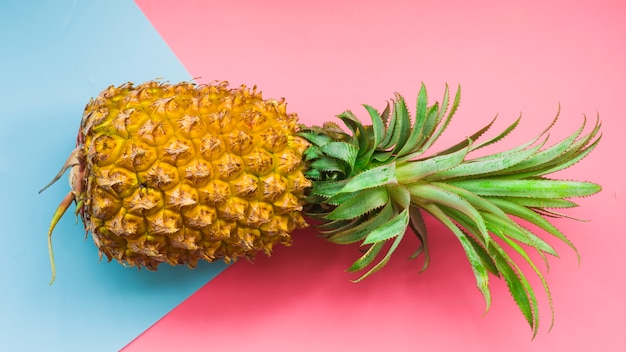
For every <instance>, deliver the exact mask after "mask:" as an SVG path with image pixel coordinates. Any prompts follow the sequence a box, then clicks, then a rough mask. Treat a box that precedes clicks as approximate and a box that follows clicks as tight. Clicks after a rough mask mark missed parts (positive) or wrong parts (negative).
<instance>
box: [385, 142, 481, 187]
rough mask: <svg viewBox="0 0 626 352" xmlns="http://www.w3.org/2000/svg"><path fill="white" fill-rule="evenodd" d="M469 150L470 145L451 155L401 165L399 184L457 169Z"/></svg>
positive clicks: (399, 166) (398, 173) (398, 168)
mask: <svg viewBox="0 0 626 352" xmlns="http://www.w3.org/2000/svg"><path fill="white" fill-rule="evenodd" d="M469 148H470V145H468V146H467V147H465V148H464V149H461V150H458V151H456V152H454V153H451V154H446V155H440V156H436V157H432V158H427V159H424V160H412V161H406V162H402V163H399V164H398V165H397V166H396V176H397V178H398V182H399V183H401V184H407V183H412V182H416V181H418V180H420V179H423V178H425V177H427V176H430V175H432V174H435V173H438V172H441V171H444V170H448V169H451V168H453V167H456V166H458V165H459V164H461V163H462V162H463V160H464V159H465V157H466V156H467V153H468V152H469Z"/></svg>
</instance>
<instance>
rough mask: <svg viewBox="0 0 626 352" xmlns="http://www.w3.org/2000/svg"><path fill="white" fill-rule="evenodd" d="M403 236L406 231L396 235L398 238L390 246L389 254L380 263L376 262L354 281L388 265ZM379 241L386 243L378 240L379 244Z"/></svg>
mask: <svg viewBox="0 0 626 352" xmlns="http://www.w3.org/2000/svg"><path fill="white" fill-rule="evenodd" d="M403 237H404V232H402V233H400V234H398V236H396V239H395V240H394V241H393V243H392V244H391V247H389V250H388V251H387V254H386V255H385V256H384V257H383V259H382V260H381V261H380V262H378V264H376V265H375V266H374V267H372V268H371V269H370V270H368V271H367V272H366V273H365V274H363V275H362V276H361V277H360V278H358V279H356V280H353V282H359V281H361V280H363V279H365V278H367V277H368V276H370V275H372V274H374V273H376V272H377V271H379V270H380V269H382V268H383V267H384V266H385V265H387V263H388V262H389V259H390V258H391V255H392V254H393V252H395V251H396V248H398V245H399V244H400V242H401V241H402V238H403ZM378 243H385V242H377V244H378ZM374 246H375V245H374Z"/></svg>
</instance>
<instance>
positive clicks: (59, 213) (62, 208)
mask: <svg viewBox="0 0 626 352" xmlns="http://www.w3.org/2000/svg"><path fill="white" fill-rule="evenodd" d="M74 200H75V197H74V193H72V192H68V193H67V195H65V198H63V201H62V202H61V204H59V207H58V208H57V209H56V211H55V212H54V216H53V217H52V221H51V222H50V228H49V229H48V255H49V256H50V266H51V268H52V278H51V279H50V285H52V283H54V279H55V278H56V276H57V269H56V265H55V264H54V252H53V250H52V231H54V228H55V227H56V225H57V223H58V222H59V220H61V218H62V217H63V214H65V212H66V211H67V208H69V207H70V205H71V204H72V202H73V201H74Z"/></svg>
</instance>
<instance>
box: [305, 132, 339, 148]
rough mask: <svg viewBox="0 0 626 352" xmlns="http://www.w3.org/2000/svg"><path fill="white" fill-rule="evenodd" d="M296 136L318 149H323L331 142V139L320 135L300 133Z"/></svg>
mask: <svg viewBox="0 0 626 352" xmlns="http://www.w3.org/2000/svg"><path fill="white" fill-rule="evenodd" d="M298 135H299V136H300V137H302V138H304V139H306V140H307V141H309V142H311V143H313V145H316V146H318V147H323V146H325V145H326V144H328V143H330V142H332V141H333V139H332V138H330V137H329V136H327V135H324V134H321V133H315V132H308V131H301V132H298Z"/></svg>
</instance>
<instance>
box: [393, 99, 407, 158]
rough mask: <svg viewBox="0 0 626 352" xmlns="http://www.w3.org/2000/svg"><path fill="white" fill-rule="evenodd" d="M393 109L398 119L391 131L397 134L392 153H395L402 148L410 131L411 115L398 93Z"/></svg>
mask: <svg viewBox="0 0 626 352" xmlns="http://www.w3.org/2000/svg"><path fill="white" fill-rule="evenodd" d="M394 110H395V111H396V114H395V115H396V118H397V119H398V121H396V124H395V131H394V132H393V133H394V134H397V135H398V138H397V140H396V143H395V146H394V148H393V153H394V154H397V153H398V152H399V151H400V150H402V148H403V147H404V144H405V143H406V141H407V140H408V139H409V135H410V133H411V116H410V115H409V110H408V109H407V107H406V102H405V101H404V97H403V96H402V95H400V94H398V93H396V100H395V102H394ZM390 147H391V146H390Z"/></svg>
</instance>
